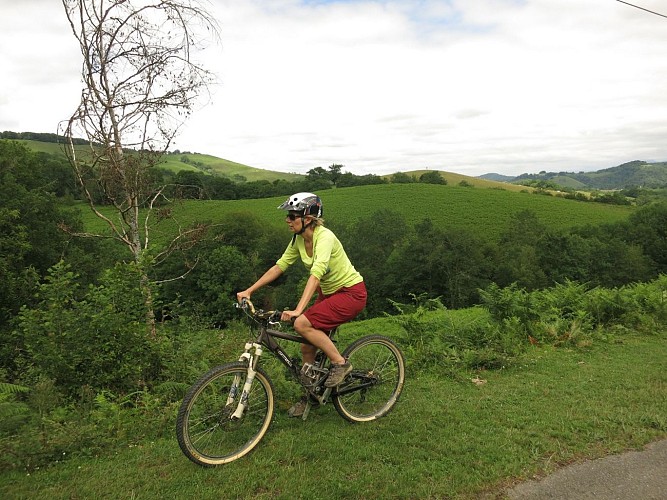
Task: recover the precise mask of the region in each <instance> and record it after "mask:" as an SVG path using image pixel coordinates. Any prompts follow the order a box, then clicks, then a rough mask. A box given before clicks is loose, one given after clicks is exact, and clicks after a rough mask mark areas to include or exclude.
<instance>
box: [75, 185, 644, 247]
mask: <svg viewBox="0 0 667 500" xmlns="http://www.w3.org/2000/svg"><path fill="white" fill-rule="evenodd" d="M318 194H319V195H320V196H321V197H322V200H323V202H324V218H325V220H326V221H327V223H328V224H329V225H332V226H334V225H336V224H345V223H350V222H354V221H356V220H358V219H359V218H361V217H367V216H369V215H370V214H372V213H373V212H375V211H377V210H380V209H390V210H394V211H396V212H398V213H400V214H402V215H403V216H404V218H405V219H406V221H407V222H408V224H414V223H416V222H419V221H421V220H423V219H424V218H426V217H429V218H430V219H431V220H433V222H434V223H435V225H436V226H437V227H442V228H450V229H467V230H470V231H472V232H474V233H477V234H479V235H482V236H484V237H492V238H493V237H497V236H498V235H499V234H500V233H501V232H503V231H504V230H505V229H506V228H507V227H508V223H509V221H510V219H511V217H512V216H513V215H514V214H516V213H517V212H520V211H522V210H532V211H533V212H535V213H536V214H537V216H538V218H539V219H540V220H541V221H542V223H543V224H544V225H545V226H547V227H552V228H556V229H562V228H569V227H575V226H583V225H586V224H593V225H595V224H602V223H613V222H617V221H620V220H624V219H626V218H627V217H628V215H629V214H630V213H632V211H633V210H634V208H632V207H628V206H617V205H606V204H601V203H586V202H581V201H574V200H567V199H564V198H557V197H553V196H544V195H535V194H530V193H517V192H511V191H505V190H499V189H481V188H470V187H460V186H452V185H447V186H441V185H433V184H383V185H376V186H359V187H353V188H341V189H330V190H326V191H320V192H319V193H318ZM282 201H284V200H283V198H282V197H280V198H266V199H260V200H232V201H194V200H188V201H184V202H182V203H179V204H176V205H175V206H174V212H173V213H174V216H175V221H178V222H179V223H180V224H183V225H187V224H189V223H193V222H212V223H215V222H218V221H220V220H221V218H222V217H223V216H224V215H225V214H228V213H239V212H240V213H245V212H249V213H252V214H253V215H254V216H255V217H256V218H257V219H258V220H260V221H261V222H262V223H265V224H267V225H269V226H273V227H282V226H283V224H284V220H283V217H282V214H281V212H280V211H278V210H277V209H276V207H277V206H278V205H279V204H280V203H282ZM82 213H83V215H84V222H85V224H86V227H88V228H89V230H94V231H103V230H104V225H103V223H102V222H101V221H99V220H98V219H97V218H96V217H95V216H94V215H93V214H92V213H90V211H89V210H87V209H85V208H83V210H82ZM175 221H165V222H164V223H163V226H164V227H163V228H161V230H162V231H163V232H164V237H165V238H166V235H167V234H169V233H170V232H171V231H173V226H170V224H174V223H175ZM156 235H157V233H156ZM158 238H159V236H158Z"/></svg>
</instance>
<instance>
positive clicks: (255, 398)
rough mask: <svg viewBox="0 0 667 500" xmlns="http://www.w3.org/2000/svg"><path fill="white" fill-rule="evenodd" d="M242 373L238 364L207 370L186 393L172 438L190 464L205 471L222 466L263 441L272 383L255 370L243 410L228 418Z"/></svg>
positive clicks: (270, 410) (238, 395) (244, 375)
mask: <svg viewBox="0 0 667 500" xmlns="http://www.w3.org/2000/svg"><path fill="white" fill-rule="evenodd" d="M247 375H248V368H247V366H246V365H245V364H244V363H240V362H236V363H229V364H226V365H222V366H218V367H215V368H213V369H212V370H211V371H209V372H208V373H206V374H205V375H204V376H203V377H202V378H201V379H199V381H197V382H196V383H195V384H194V385H193V386H192V388H191V389H190V390H189V391H188V393H187V394H186V396H185V398H184V399H183V403H181V407H180V409H179V411H178V418H177V419H176V436H177V437H178V444H179V446H180V447H181V450H182V451H183V453H184V454H185V456H186V457H188V458H189V459H190V460H192V461H193V462H195V463H196V464H199V465H203V466H205V467H213V466H215V465H222V464H226V463H228V462H231V461H233V460H236V459H238V458H241V457H242V456H244V455H245V454H246V453H248V452H249V451H251V450H252V449H253V448H254V447H255V446H257V444H258V443H259V441H260V440H261V439H262V437H264V434H266V431H267V430H268V428H269V425H270V424H271V419H272V417H273V404H274V399H273V385H272V383H271V380H270V379H269V378H268V377H267V375H266V373H265V372H264V371H263V370H262V369H260V368H258V369H257V373H256V374H255V379H254V381H253V384H252V387H251V389H250V393H249V394H248V395H247V401H248V403H247V407H246V409H245V411H244V412H243V415H242V416H241V417H240V418H236V417H233V414H234V412H235V411H236V409H237V408H238V405H239V402H240V401H241V398H242V397H244V396H243V394H242V392H243V384H244V383H245V381H246V378H247Z"/></svg>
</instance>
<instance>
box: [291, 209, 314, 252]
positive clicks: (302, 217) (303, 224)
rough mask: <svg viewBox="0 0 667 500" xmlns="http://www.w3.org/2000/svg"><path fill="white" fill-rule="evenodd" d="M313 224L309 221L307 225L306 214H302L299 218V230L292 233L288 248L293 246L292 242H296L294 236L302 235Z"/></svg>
mask: <svg viewBox="0 0 667 500" xmlns="http://www.w3.org/2000/svg"><path fill="white" fill-rule="evenodd" d="M313 224H315V221H314V220H311V221H310V222H309V223H308V224H306V214H303V215H302V216H301V230H300V231H299V232H298V233H294V236H292V244H291V245H290V246H294V242H295V241H296V236H297V234H303V233H304V231H305V230H306V229H308V228H309V227H310V226H312V225H313Z"/></svg>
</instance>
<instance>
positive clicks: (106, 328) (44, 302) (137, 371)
mask: <svg viewBox="0 0 667 500" xmlns="http://www.w3.org/2000/svg"><path fill="white" fill-rule="evenodd" d="M76 279H77V275H76V274H75V273H73V272H71V271H70V270H69V267H68V266H67V265H65V264H63V263H62V262H61V263H60V264H57V265H56V266H54V267H53V268H52V269H51V270H50V273H49V276H48V277H47V279H46V282H45V283H44V284H42V285H41V286H40V288H39V292H38V303H37V305H36V306H35V307H34V308H33V309H28V308H24V309H22V311H21V313H20V315H19V318H18V322H17V328H16V330H15V332H14V336H15V338H16V339H17V342H18V343H23V345H24V348H25V352H26V353H27V354H26V355H25V357H24V359H23V362H24V365H25V366H26V367H31V370H32V371H33V377H37V376H40V375H43V376H45V377H47V378H49V379H52V380H53V381H54V382H55V383H56V385H57V387H59V388H61V389H62V390H64V391H65V392H66V393H68V394H76V393H77V392H78V391H79V389H80V388H81V387H82V386H89V387H91V388H93V390H95V391H97V390H101V389H109V390H113V391H119V392H125V391H128V390H135V389H136V388H138V387H142V386H143V385H145V384H146V383H147V381H148V380H150V379H152V378H153V377H155V375H156V369H157V366H158V365H159V342H158V341H155V340H151V339H149V338H148V335H147V333H146V325H145V323H144V318H143V311H144V306H143V297H142V295H141V292H140V291H139V289H138V286H137V284H138V283H139V279H138V271H137V269H136V268H135V267H134V266H132V265H124V264H118V265H117V266H116V267H115V268H114V269H110V270H108V271H106V272H105V273H104V275H103V277H102V278H101V282H100V283H101V284H100V285H99V286H91V287H90V288H89V289H88V290H86V291H85V292H83V293H81V291H80V290H79V287H78V285H77V282H76Z"/></svg>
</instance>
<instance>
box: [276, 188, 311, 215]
mask: <svg viewBox="0 0 667 500" xmlns="http://www.w3.org/2000/svg"><path fill="white" fill-rule="evenodd" d="M278 209H279V210H289V211H290V212H299V213H300V214H301V215H304V216H305V215H313V216H315V217H318V218H319V217H322V200H320V197H319V196H317V195H316V194H314V193H296V194H293V195H292V196H290V197H289V198H287V200H285V202H284V203H283V204H282V205H280V206H279V207H278Z"/></svg>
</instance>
